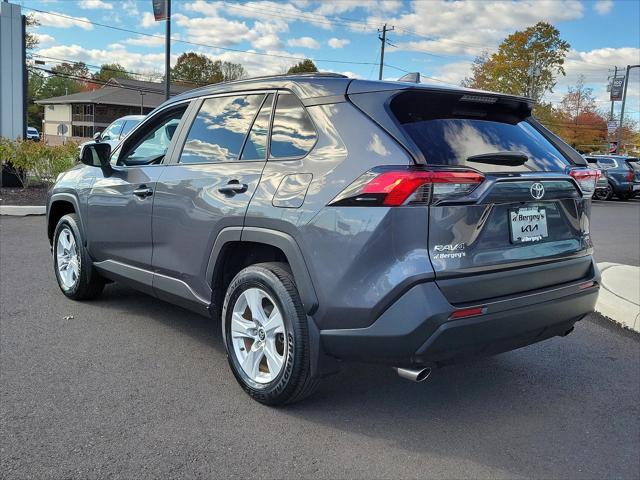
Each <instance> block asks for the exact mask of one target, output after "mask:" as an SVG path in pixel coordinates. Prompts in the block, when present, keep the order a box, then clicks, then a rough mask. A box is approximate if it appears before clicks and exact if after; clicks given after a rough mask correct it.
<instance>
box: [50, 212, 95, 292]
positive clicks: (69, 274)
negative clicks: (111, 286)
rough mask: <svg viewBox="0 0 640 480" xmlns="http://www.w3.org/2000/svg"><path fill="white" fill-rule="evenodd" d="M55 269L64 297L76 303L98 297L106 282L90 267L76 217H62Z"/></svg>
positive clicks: (55, 238)
mask: <svg viewBox="0 0 640 480" xmlns="http://www.w3.org/2000/svg"><path fill="white" fill-rule="evenodd" d="M53 268H54V272H55V274H56V279H57V281H58V286H59V287H60V290H62V293H64V294H65V295H66V296H67V297H69V298H71V299H73V300H88V299H90V298H94V297H97V296H98V295H100V293H101V292H102V289H103V288H104V280H103V279H102V278H101V277H100V276H99V275H98V274H97V272H96V271H95V270H94V269H93V267H92V265H91V259H90V258H89V254H88V253H87V251H86V249H85V248H84V242H83V240H82V234H81V233H80V228H79V227H78V217H77V215H76V214H75V213H71V214H68V215H65V216H63V217H62V218H61V219H60V220H59V221H58V225H57V226H56V229H55V232H54V234H53Z"/></svg>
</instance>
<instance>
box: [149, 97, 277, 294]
mask: <svg viewBox="0 0 640 480" xmlns="http://www.w3.org/2000/svg"><path fill="white" fill-rule="evenodd" d="M273 98H274V94H273V93H269V92H261V93H256V92H252V93H246V94H243V93H234V94H233V95H224V96H215V97H209V98H206V99H201V100H200V101H199V102H200V104H199V105H197V106H196V108H194V109H193V119H192V120H191V121H190V122H189V123H190V126H189V127H188V128H184V129H183V131H182V133H181V135H180V139H179V144H178V146H177V148H176V154H175V155H174V159H173V160H172V163H171V164H170V165H168V166H167V168H166V169H165V170H164V171H163V172H162V175H161V176H160V178H159V180H158V183H157V186H156V192H155V195H154V204H153V242H154V251H153V267H154V271H155V272H156V274H159V275H156V276H155V277H154V288H155V289H156V291H157V294H158V295H160V296H162V295H167V294H169V292H168V291H169V290H171V289H172V288H173V287H172V285H175V280H178V281H179V282H182V283H184V284H187V285H188V286H189V288H190V289H191V290H192V291H193V292H195V294H196V295H197V296H200V297H201V298H204V299H207V300H208V299H209V297H210V289H209V287H208V284H207V282H206V271H207V266H208V263H209V255H210V254H211V251H212V249H213V244H214V242H215V239H216V237H217V236H218V233H219V232H220V231H221V230H222V229H223V228H225V227H242V225H243V222H244V216H245V212H246V209H247V206H248V205H249V201H250V199H251V197H252V195H253V192H254V191H255V189H256V187H257V185H258V182H259V180H260V176H261V174H262V170H263V168H264V165H265V162H266V152H267V138H268V131H269V122H270V119H271V111H272V103H273ZM167 277H169V279H167Z"/></svg>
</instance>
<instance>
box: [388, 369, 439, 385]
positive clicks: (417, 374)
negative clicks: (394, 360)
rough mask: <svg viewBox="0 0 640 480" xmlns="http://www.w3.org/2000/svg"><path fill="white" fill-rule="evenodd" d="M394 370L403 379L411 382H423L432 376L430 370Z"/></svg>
mask: <svg viewBox="0 0 640 480" xmlns="http://www.w3.org/2000/svg"><path fill="white" fill-rule="evenodd" d="M394 370H395V371H396V372H397V373H398V375H400V376H401V377H402V378H406V379H407V380H411V381H412V382H423V381H425V380H426V379H427V378H429V375H431V369H430V368H418V369H414V368H399V367H394Z"/></svg>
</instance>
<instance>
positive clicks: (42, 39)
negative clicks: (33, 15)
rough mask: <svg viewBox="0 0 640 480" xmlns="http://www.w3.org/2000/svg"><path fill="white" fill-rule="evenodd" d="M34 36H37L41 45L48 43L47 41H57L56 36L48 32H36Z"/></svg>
mask: <svg viewBox="0 0 640 480" xmlns="http://www.w3.org/2000/svg"><path fill="white" fill-rule="evenodd" d="M33 36H35V37H36V39H37V40H38V44H39V45H40V46H42V45H46V44H47V43H53V42H54V41H55V38H53V37H52V36H51V35H48V34H46V33H34V34H33Z"/></svg>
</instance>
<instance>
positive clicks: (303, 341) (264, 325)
mask: <svg viewBox="0 0 640 480" xmlns="http://www.w3.org/2000/svg"><path fill="white" fill-rule="evenodd" d="M222 318H223V335H224V342H225V347H226V350H227V357H228V360H229V365H230V366H231V370H232V372H233V374H234V376H235V377H236V379H237V380H238V382H239V383H240V385H241V386H242V388H243V389H244V390H245V391H246V392H247V393H248V394H249V395H250V396H251V397H252V398H254V399H255V400H257V401H259V402H261V403H264V404H267V405H281V404H285V403H293V402H296V401H299V400H302V399H303V398H304V397H306V396H308V395H309V394H311V393H312V392H313V391H314V390H315V387H316V385H317V382H316V381H315V379H313V378H312V377H311V367H310V360H311V359H310V355H311V353H310V345H309V333H308V326H307V317H306V314H305V312H304V309H303V307H302V302H301V300H300V295H299V294H298V290H297V288H296V286H295V283H294V281H293V276H292V275H291V272H290V271H289V269H288V267H287V265H286V264H282V263H275V262H274V263H260V264H256V265H251V266H249V267H247V268H245V269H243V270H242V271H240V273H238V274H237V275H236V277H235V278H234V279H233V281H232V282H231V284H230V285H229V288H228V289H227V293H226V295H225V299H224V305H223V309H222Z"/></svg>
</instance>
